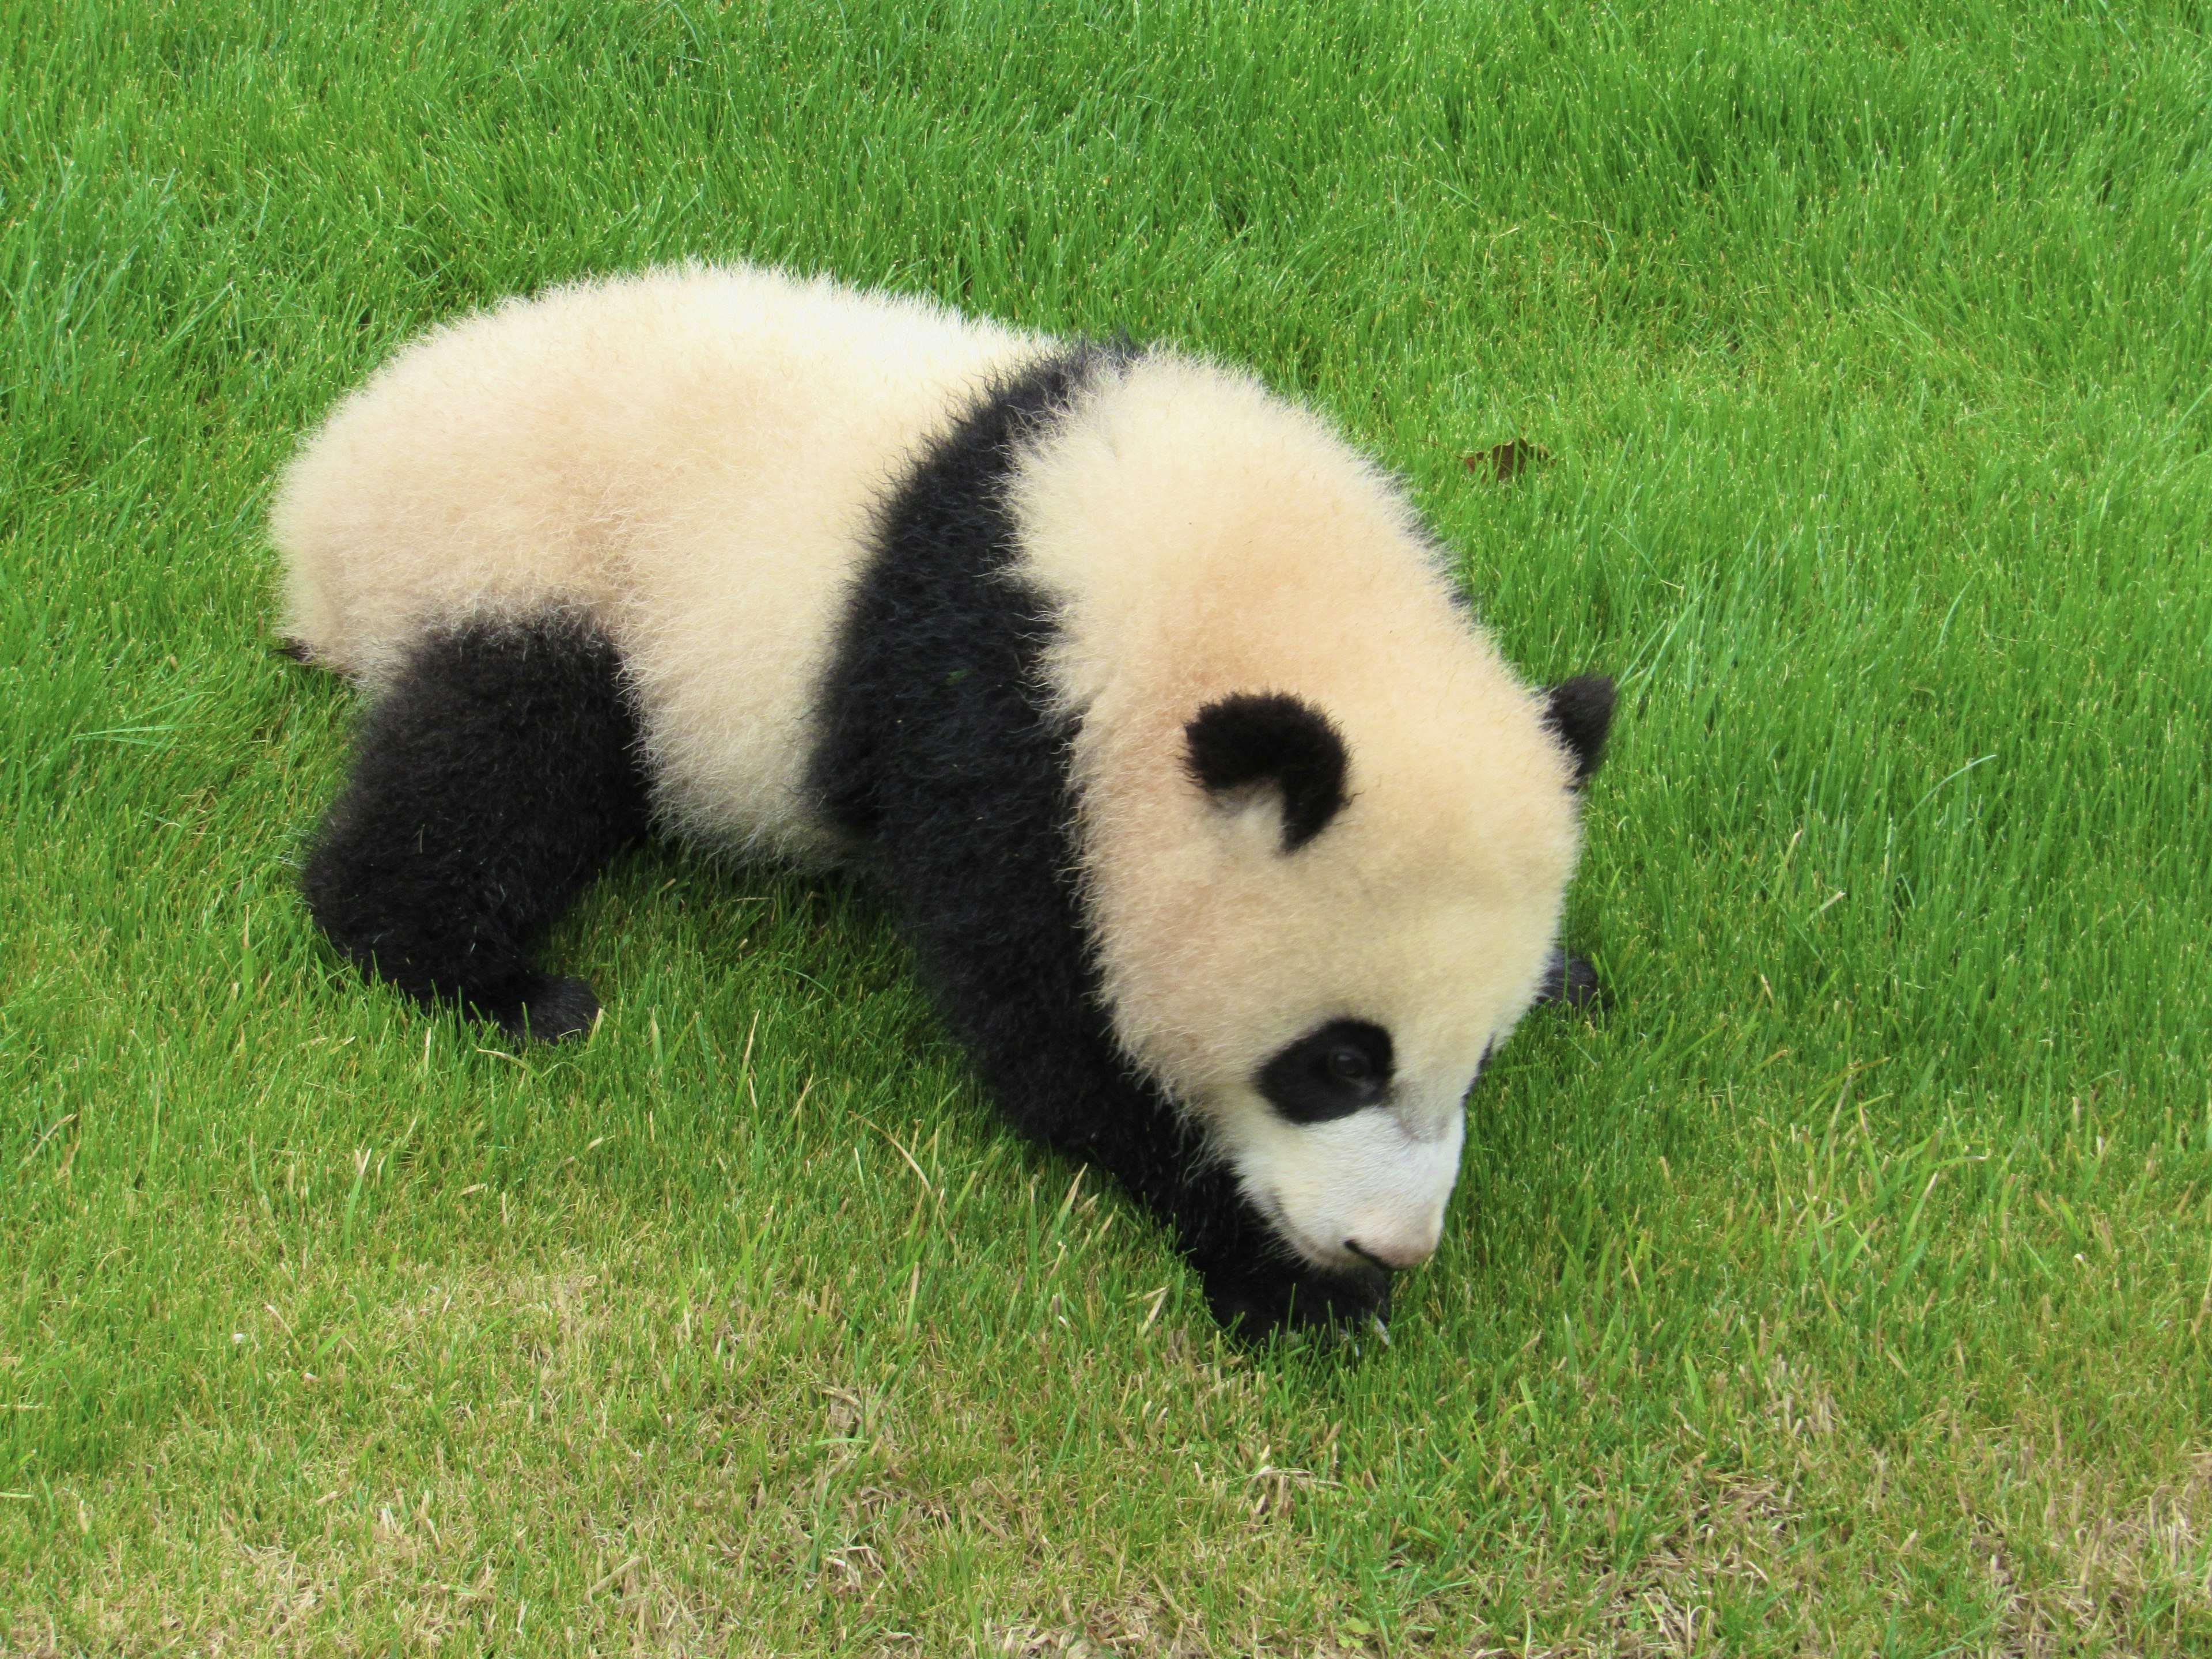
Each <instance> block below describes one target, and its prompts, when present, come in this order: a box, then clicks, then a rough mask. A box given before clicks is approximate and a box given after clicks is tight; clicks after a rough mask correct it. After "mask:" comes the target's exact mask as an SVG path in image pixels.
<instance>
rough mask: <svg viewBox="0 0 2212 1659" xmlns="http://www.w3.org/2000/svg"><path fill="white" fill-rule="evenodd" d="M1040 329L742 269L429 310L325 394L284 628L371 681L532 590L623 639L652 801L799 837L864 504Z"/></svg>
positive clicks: (782, 845) (296, 507)
mask: <svg viewBox="0 0 2212 1659" xmlns="http://www.w3.org/2000/svg"><path fill="white" fill-rule="evenodd" d="M1044 346H1045V343H1043V342H1042V341H1038V340H1036V339H1035V338H1033V337H1026V336H1023V335H1018V334H1016V333H1013V332H1012V331H1007V330H1005V329H1001V328H999V327H997V326H995V325H989V324H981V323H975V322H971V321H969V320H967V319H962V318H959V317H957V316H955V315H953V314H952V313H949V312H947V311H945V310H943V309H942V308H940V307H936V306H934V305H933V304H930V303H928V302H927V301H915V300H908V299H902V298H896V297H890V296H884V295H860V294H856V293H854V292H853V291H851V290H849V289H843V288H840V287H838V286H836V284H834V283H829V282H827V281H816V282H799V281H796V280H794V279H793V278H790V277H788V276H784V275H782V274H781V273H780V272H775V271H769V270H757V269H752V268H749V267H729V268H706V267H696V266H695V267H686V268H683V269H679V270H660V271H653V272H648V273H645V274H643V275H640V276H629V277H622V278H617V279H613V280H611V281H605V282H599V283H585V284H578V285H575V286H572V287H567V288H562V289H554V290H551V291H550V292H548V293H546V294H544V295H538V296H537V297H534V298H532V299H527V300H522V301H513V302H511V303H509V304H507V305H506V306H503V307H500V308H498V309H496V310H494V311H490V312H487V313H482V314H480V315H477V316H475V317H471V318H469V319H465V320H464V321H461V322H459V323H456V324H453V325H449V326H447V327H445V328H441V329H440V330H437V331H434V332H433V333H431V334H429V335H428V336H426V337H423V338H422V339H421V340H419V341H417V342H416V343H414V344H412V345H410V346H409V347H407V348H406V349H404V350H403V351H402V352H401V353H400V354H399V355H398V356H397V357H395V358H394V359H393V360H392V362H390V363H388V364H387V365H386V367H385V368H383V369H381V370H380V371H379V373H378V374H376V375H375V376H374V377H373V378H372V379H371V380H369V381H368V384H367V385H365V386H363V387H362V389H361V390H360V391H358V392H356V393H354V394H353V395H352V396H351V397H349V398H347V399H346V400H345V401H344V402H343V403H342V404H340V405H339V406H338V407H337V410H335V411H334V412H333V413H332V415H331V416H330V418H329V419H328V421H326V422H325V424H324V425H323V427H322V428H321V429H320V430H319V431H318V432H317V433H316V434H315V435H313V437H312V438H311V439H310V440H309V441H308V442H307V444H306V445H305V446H304V447H303V448H302V449H301V453H300V455H299V457H298V458H297V459H295V462H294V463H293V465H291V467H290V468H289V471H287V473H286V475H285V477H284V479H283V484H282V487H281V488H280V490H279V492H278V496H277V501H276V507H275V508H274V510H273V512H272V514H271V520H270V534H271V538H272V540H273V541H274V542H275V543H276V546H277V548H278V549H279V550H280V551H281V552H282V554H283V556H284V560H285V566H286V601H287V611H288V618H287V621H288V629H289V634H290V635H291V637H292V638H293V639H295V641H298V643H299V644H300V645H301V647H304V648H305V650H306V651H307V653H309V654H310V655H311V656H312V657H313V659H314V660H316V661H318V662H319V663H321V664H323V665H326V666H328V667H331V668H332V669H335V670H337V671H340V672H343V673H346V674H349V675H351V676H353V677H354V678H357V679H359V680H361V681H362V682H363V683H364V684H366V685H368V687H369V688H370V689H372V690H374V689H377V688H379V687H380V685H381V684H385V683H386V682H387V681H388V680H389V678H390V677H391V676H392V674H393V673H394V672H395V671H397V670H398V667H399V665H401V663H402V662H403V661H404V658H405V655H406V653H407V652H408V650H409V647H410V646H411V645H412V644H413V643H414V642H415V641H417V640H418V639H420V638H421V637H422V635H424V634H425V633H427V632H428V631H431V630H433V629H440V628H441V627H451V626H453V625H454V624H456V623H459V622H462V621H464V620H468V619H473V618H482V617H501V616H517V615H523V614H527V613H531V612H535V611H545V610H549V609H560V610H566V611H576V612H580V613H583V614H584V615H586V616H588V617H590V618H591V619H592V621H594V622H595V623H598V624H599V627H600V628H601V629H604V630H605V633H606V634H607V635H608V636H609V637H610V638H611V639H612V640H613V641H615V643H616V646H617V649H618V650H619V652H620V653H621V654H622V658H623V664H624V668H625V671H626V673H627V675H628V676H629V679H630V682H631V684H632V686H633V689H634V692H635V696H636V700H637V703H638V708H639V712H640V716H641V725H642V728H643V732H644V740H645V744H646V747H647V758H648V763H649V770H650V772H651V774H652V775H653V783H654V789H655V795H656V804H657V806H658V808H659V813H660V816H661V817H662V819H663V821H664V822H665V823H667V824H668V825H669V826H670V827H671V828H673V829H677V830H678V831H679V832H681V833H685V834H688V835H690V836H693V837H695V838H697V839H701V840H705V841H709V842H715V843H718V844H720V845H725V846H732V847H737V848H758V849H760V850H763V851H772V852H775V853H780V854H784V855H787V856H797V857H800V858H802V859H804V858H807V857H810V856H812V857H817V858H818V857H822V856H825V855H828V854H830V853H831V852H832V851H833V848H834V842H833V839H832V838H831V837H830V836H829V835H828V834H827V833H826V832H825V831H824V830H823V828H822V827H821V826H820V825H819V824H817V823H816V822H815V821H814V817H813V814H812V813H811V811H810V810H809V808H808V805H807V802H806V798H805V767H806V763H807V757H808V755H809V752H810V750H811V746H812V742H813V733H814V724H815V711H814V708H813V705H814V703H815V702H816V700H817V695H818V686H819V683H820V680H821V677H822V674H823V665H824V660H825V655H826V653H827V652H828V651H829V649H830V648H831V644H832V637H833V635H834V631H835V624H836V615H837V613H838V611H839V607H840V603H841V599H842V594H843V593H844V592H845V590H846V588H847V586H848V585H849V582H850V580H851V578H852V575H853V573H854V570H855V569H856V568H857V567H858V566H859V565H860V562H861V561H862V560H863V559H865V558H866V556H867V553H868V551H869V550H870V546H871V544H872V535H873V532H874V526H875V514H876V513H877V511H878V507H879V505H880V503H881V502H882V501H883V500H884V497H885V495H887V494H888V493H889V491H890V489H892V488H894V487H895V485H896V483H897V481H898V480H899V479H900V478H901V477H902V476H903V475H904V474H905V472H906V471H908V468H909V467H910V466H911V465H912V460H913V458H914V457H915V455H916V454H918V453H920V452H921V451H922V450H923V449H924V448H925V447H927V444H928V442H929V441H931V440H932V439H933V438H934V437H935V436H937V435H939V434H940V433H941V432H942V431H943V430H944V429H945V428H946V427H947V425H948V424H949V423H950V422H951V419H952V418H953V417H954V416H955V415H956V414H957V411H958V410H960V409H962V408H963V407H964V406H965V405H966V404H967V403H968V401H969V399H970V398H972V397H973V395H974V394H975V392H977V391H979V390H980V389H981V388H982V387H983V386H986V385H987V383H989V382H990V381H991V380H993V379H994V376H996V375H997V374H1001V373H1003V372H1005V370H1006V368H1008V367H1010V366H1011V365H1014V364H1018V363H1019V362H1024V361H1025V360H1027V359H1029V358H1030V357H1033V356H1036V355H1037V354H1038V353H1039V352H1040V351H1041V350H1042V349H1044Z"/></svg>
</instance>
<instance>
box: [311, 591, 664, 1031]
mask: <svg viewBox="0 0 2212 1659" xmlns="http://www.w3.org/2000/svg"><path fill="white" fill-rule="evenodd" d="M648 817H649V812H648V805H647V782H646V777H645V773H644V769H643V767H642V764H641V759H640V754H639V735H638V721H637V716H636V712H635V708H634V707H633V705H632V702H631V698H630V696H629V690H628V688H627V686H626V684H625V683H624V680H623V668H622V662H621V659H620V657H619V655H618V654H617V652H616V650H615V647H614V646H613V644H612V642H611V641H609V640H608V639H607V637H606V636H605V634H604V633H602V632H601V631H600V630H599V629H598V628H597V627H595V626H594V625H592V623H589V622H588V621H586V620H585V619H583V618H580V617H577V616H575V615H574V614H572V613H568V612H565V611H556V612H550V613H547V614H544V615H540V616H537V617H529V618H523V619H516V618H501V619H490V620H479V621H472V622H469V623H462V624H459V625H458V626H453V627H448V628H444V629H438V630H435V631H434V632H432V633H431V634H429V635H426V636H425V637H424V638H423V639H422V641H419V642H418V643H417V644H416V647H415V649H414V651H413V652H412V653H411V654H410V657H409V659H408V661H407V663H406V665H405V667H404V671H402V673H401V674H400V675H399V677H398V678H397V680H396V681H395V682H394V683H393V684H392V687H391V689H390V690H388V691H386V693H385V694H384V696H382V697H381V698H380V700H379V701H378V702H376V703H375V704H374V707H373V708H371V709H370V710H369V712H368V716H367V717H366V719H365V720H363V722H362V730H361V735H360V738H359V741H358V744H357V746H356V751H355V756H354V762H353V769H352V772H351V775H349V777H348V779H347V781H346V784H345V787H344V788H343V791H342V792H341V793H340V794H339V796H338V799H337V804H336V805H334V806H333V807H332V808H331V814H330V817H329V818H328V819H327V820H326V821H325V823H324V825H323V828H322V830H321V832H320V834H319V836H317V837H316V839H315V842H314V843H313V847H312V848H311V849H310V851H309V853H308V856H307V866H306V871H305V874H304V878H303V879H302V882H301V886H302V888H303V890H304V891H305V894H306V896H307V905H308V908H309V910H310V911H311V912H312V913H313V915H314V918H315V921H317V923H318V924H319V925H320V926H321V927H322V929H323V931H324V932H325V933H327V934H328V935H329V936H330V938H331V942H332V943H333V944H334V945H337V948H338V949H339V950H340V951H342V952H343V954H344V955H345V956H346V957H349V959H350V960H351V961H352V962H353V963H355V965H356V966H357V967H359V968H360V969H362V972H364V973H366V974H368V975H371V976H372V977H375V978H380V979H384V980H386V981H390V982H392V984H394V985H396V986H397V987H398V988H399V989H401V990H403V991H404V992H406V993H407V994H409V995H410V996H411V997H413V998H414V999H415V1000H416V1001H418V1002H421V1003H422V1004H424V1005H425V1006H436V1005H439V1004H441V1003H447V1002H454V1001H458V1002H459V1003H460V1004H461V1005H462V1006H464V1007H465V1008H467V1009H468V1010H469V1011H470V1012H472V1013H475V1014H477V1015H478V1016H479V1017H481V1018H487V1019H489V1020H491V1021H493V1022H495V1023H496V1024H498V1025H499V1026H500V1027H501V1029H502V1030H505V1031H506V1032H507V1034H508V1035H510V1036H514V1037H516V1038H519V1039H523V1040H537V1041H541V1042H550V1041H554V1040H557V1039H558V1038H561V1037H563V1036H568V1035H570V1034H572V1033H574V1032H577V1031H587V1030H590V1029H591V1027H592V1023H593V1022H594V1020H595V1019H596V1018H598V1015H599V1000H598V998H597V997H595V996H594V995H593V994H592V987H590V986H589V985H587V984H586V983H585V981H582V980H580V979H573V978H561V977H557V976H555V975H549V974H546V973H544V972H543V971H542V970H541V969H539V968H538V963H537V960H536V952H537V949H538V945H539V944H540V943H541V942H542V940H543V939H544V935H545V933H546V932H547V931H548V930H549V929H550V927H552V925H553V924H554V922H555V921H557V920H559V918H560V916H561V914H562V912H563V911H564V910H566V909H567V908H568V905H569V904H570V903H571V902H573V901H574V899H575V897H576V896H577V895H578V894H579V893H580V892H581V891H582V890H583V889H584V888H585V887H586V885H588V884H590V883H591V881H592V879H593V878H595V877H596V876H598V875H599V872H601V871H602V870H603V869H605V866H606V865H607V864H608V862H609V861H610V860H611V859H612V858H613V857H614V856H615V854H617V853H618V852H620V851H621V850H622V849H623V848H624V847H625V846H627V845H629V843H630V842H633V841H635V840H636V839H638V838H639V837H640V836H642V835H643V834H644V833H645V831H646V829H647V823H648Z"/></svg>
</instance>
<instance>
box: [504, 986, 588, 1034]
mask: <svg viewBox="0 0 2212 1659" xmlns="http://www.w3.org/2000/svg"><path fill="white" fill-rule="evenodd" d="M596 1024H599V998H598V997H597V996H595V995H594V994H592V987H591V985H590V984H589V982H588V981H584V980H580V979H574V978H568V979H555V978H551V977H548V978H546V979H544V980H541V981H539V982H538V986H537V987H536V988H534V989H533V990H532V991H531V992H530V993H529V994H528V995H526V996H525V997H524V998H523V1000H522V1003H521V1006H520V1008H518V1009H517V1010H516V1011H515V1012H513V1013H512V1014H507V1015H502V1016H501V1018H500V1020H499V1026H500V1029H501V1030H503V1031H505V1032H506V1033H507V1035H508V1036H511V1037H513V1038H514V1039H515V1040H516V1041H517V1042H560V1041H561V1040H562V1038H563V1037H569V1036H575V1035H576V1034H577V1033H578V1032H580V1031H581V1032H586V1033H588V1032H589V1031H590V1030H591V1029H592V1027H593V1026H594V1025H596Z"/></svg>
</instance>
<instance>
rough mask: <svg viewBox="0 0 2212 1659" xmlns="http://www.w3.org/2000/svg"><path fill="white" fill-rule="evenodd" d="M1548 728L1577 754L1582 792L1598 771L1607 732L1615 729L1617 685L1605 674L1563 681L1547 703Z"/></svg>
mask: <svg viewBox="0 0 2212 1659" xmlns="http://www.w3.org/2000/svg"><path fill="white" fill-rule="evenodd" d="M1544 724H1545V725H1547V726H1550V727H1551V728H1552V732H1553V736H1555V737H1557V738H1559V741H1560V742H1561V743H1564V744H1566V746H1567V748H1568V750H1569V751H1570V752H1571V753H1572V754H1573V756H1574V757H1575V787H1577V789H1579V788H1580V787H1582V786H1583V784H1585V783H1587V782H1589V775H1590V774H1591V773H1593V772H1595V771H1596V770H1597V763H1598V757H1599V754H1600V751H1601V750H1603V749H1604V748H1605V734H1606V732H1607V729H1608V728H1610V727H1611V726H1612V725H1613V682H1612V681H1611V680H1610V679H1608V678H1606V677H1605V676H1604V675H1602V674H1583V675H1579V676H1577V678H1574V679H1571V680H1561V681H1560V682H1559V684H1557V685H1555V686H1553V688H1552V690H1551V692H1550V695H1549V696H1547V699H1546V701H1545V706H1544Z"/></svg>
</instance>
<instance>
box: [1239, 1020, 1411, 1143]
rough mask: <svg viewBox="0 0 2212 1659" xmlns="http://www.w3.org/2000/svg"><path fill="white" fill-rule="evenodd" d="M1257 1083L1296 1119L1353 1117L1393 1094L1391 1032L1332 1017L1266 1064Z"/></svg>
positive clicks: (1313, 1120)
mask: <svg viewBox="0 0 2212 1659" xmlns="http://www.w3.org/2000/svg"><path fill="white" fill-rule="evenodd" d="M1257 1081H1258V1084H1259V1089H1260V1092H1261V1094H1262V1095H1265V1096H1266V1097H1267V1103H1268V1104H1269V1105H1271V1106H1273V1108H1274V1109H1276V1110H1277V1111H1278V1112H1279V1113H1281V1114H1282V1115H1283V1116H1284V1117H1285V1118H1286V1119H1287V1120H1289V1121H1291V1122H1292V1123H1326V1122H1328V1121H1329V1120H1330V1119H1331V1118H1338V1117H1349V1116H1350V1115H1352V1113H1354V1112H1357V1111H1360V1110H1362V1109H1365V1108H1366V1107H1369V1106H1374V1105H1378V1104H1380V1103H1382V1102H1383V1099H1384V1098H1385V1097H1388V1096H1389V1092H1390V1034H1389V1032H1388V1031H1386V1030H1383V1028H1382V1027H1381V1026H1380V1025H1370V1024H1368V1023H1367V1022H1366V1021H1365V1020H1364V1019H1333V1020H1331V1021H1330V1022H1329V1023H1328V1024H1326V1025H1324V1026H1322V1028H1321V1029H1320V1030H1317V1031H1311V1032H1309V1033H1307V1034H1306V1035H1305V1036H1302V1037H1300V1038H1299V1039H1298V1040H1297V1042H1293V1043H1291V1045H1290V1046H1289V1047H1288V1048H1285V1049H1284V1050H1283V1051H1282V1052H1281V1053H1279V1054H1277V1055H1276V1056H1275V1057H1274V1058H1273V1060H1269V1061H1268V1062H1267V1064H1266V1065H1265V1066H1261V1068H1260V1075H1259V1078H1258V1079H1257Z"/></svg>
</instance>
